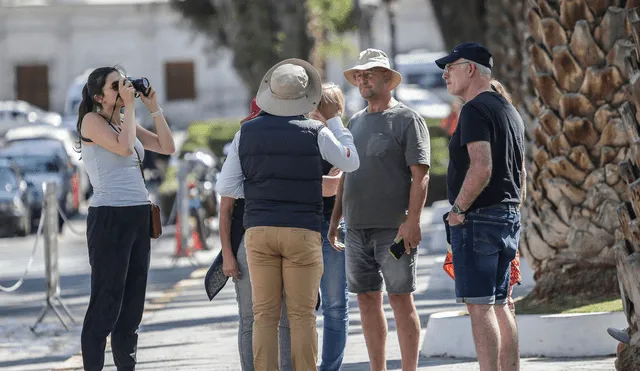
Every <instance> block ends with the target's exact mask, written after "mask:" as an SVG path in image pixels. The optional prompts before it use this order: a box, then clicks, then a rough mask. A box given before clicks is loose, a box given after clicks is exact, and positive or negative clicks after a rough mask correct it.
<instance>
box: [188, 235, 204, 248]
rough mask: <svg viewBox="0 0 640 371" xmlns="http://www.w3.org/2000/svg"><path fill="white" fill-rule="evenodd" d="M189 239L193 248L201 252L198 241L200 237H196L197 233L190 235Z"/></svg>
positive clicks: (200, 245)
mask: <svg viewBox="0 0 640 371" xmlns="http://www.w3.org/2000/svg"><path fill="white" fill-rule="evenodd" d="M191 238H192V239H193V247H194V248H195V249H196V250H203V247H202V241H200V235H198V232H197V231H193V232H192V233H191Z"/></svg>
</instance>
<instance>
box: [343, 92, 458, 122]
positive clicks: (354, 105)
mask: <svg viewBox="0 0 640 371" xmlns="http://www.w3.org/2000/svg"><path fill="white" fill-rule="evenodd" d="M395 92H396V99H397V100H398V101H400V102H402V103H404V104H405V105H406V106H407V107H409V108H411V109H413V110H415V111H417V112H418V113H420V115H422V117H424V118H435V119H442V118H445V117H447V115H449V113H450V112H451V105H450V104H449V103H447V102H444V101H443V100H442V99H440V98H439V97H438V96H437V95H436V94H434V93H432V92H431V91H430V90H427V89H423V88H421V87H420V86H418V85H410V84H404V83H402V84H400V85H398V87H397V88H396V90H395ZM366 105H367V102H366V101H365V100H364V99H363V98H362V96H361V95H360V91H359V90H358V88H352V89H350V90H348V91H347V92H346V94H345V106H346V107H345V114H346V116H347V117H348V118H351V116H353V115H354V114H355V113H357V112H358V111H360V110H362V109H363V108H365V107H366Z"/></svg>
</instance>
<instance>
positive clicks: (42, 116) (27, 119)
mask: <svg viewBox="0 0 640 371" xmlns="http://www.w3.org/2000/svg"><path fill="white" fill-rule="evenodd" d="M38 124H42V125H48V126H49V127H57V126H60V125H61V124H62V116H61V115H60V114H58V113H55V112H48V111H45V110H43V109H41V108H38V107H36V106H34V105H32V104H30V103H27V102H25V101H20V100H16V101H0V135H4V134H5V133H6V132H7V131H8V130H9V129H12V128H16V127H24V126H30V125H38Z"/></svg>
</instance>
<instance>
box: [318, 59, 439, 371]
mask: <svg viewBox="0 0 640 371" xmlns="http://www.w3.org/2000/svg"><path fill="white" fill-rule="evenodd" d="M344 76H345V77H346V79H347V80H348V81H349V82H350V83H351V84H352V85H355V86H357V87H358V89H359V90H360V95H362V97H363V98H364V99H365V100H366V101H367V103H368V106H367V107H366V108H365V109H364V110H362V111H360V112H358V113H356V114H355V115H354V116H353V117H352V118H351V120H350V121H349V130H351V133H352V134H353V139H354V143H355V146H356V149H357V150H358V153H359V154H360V168H359V169H358V171H355V172H352V173H348V174H345V175H344V176H343V178H342V180H341V183H340V186H339V188H338V194H337V196H336V202H335V206H334V209H333V214H332V217H331V226H330V228H329V235H328V238H329V241H330V242H331V243H332V244H336V235H337V227H338V223H339V221H340V217H341V216H342V214H343V210H344V217H345V224H346V227H347V233H346V241H345V244H346V250H345V251H346V266H347V285H348V288H349V291H351V292H353V293H356V294H357V295H358V306H359V308H360V316H361V319H362V329H363V332H364V336H365V340H366V343H367V350H368V352H369V359H370V361H371V370H372V371H381V370H386V355H385V346H386V341H387V322H386V319H385V315H384V311H383V308H382V292H381V290H382V284H383V282H384V284H385V287H386V290H387V293H388V294H389V302H390V304H391V307H392V308H393V314H394V317H395V320H396V324H397V329H398V340H399V343H400V350H401V353H402V369H403V370H405V371H407V370H416V369H417V365H418V349H419V346H420V344H419V340H420V319H419V317H418V313H417V310H416V307H415V304H414V302H413V294H412V293H413V291H415V289H416V264H417V252H418V250H417V247H418V245H419V244H420V240H421V232H420V214H421V212H422V209H423V207H424V204H425V200H426V197H427V187H428V183H429V160H430V145H429V131H428V130H427V125H426V124H425V122H424V119H423V118H422V117H421V116H420V114H418V113H417V112H415V111H414V110H412V109H410V108H408V107H407V106H405V105H404V104H402V103H400V102H398V101H396V100H395V99H393V97H392V96H391V91H392V90H393V89H395V88H396V87H397V86H398V84H400V82H401V81H402V76H401V75H400V73H398V72H397V71H394V70H392V69H391V68H389V60H388V58H387V56H386V54H385V53H384V52H382V51H380V50H376V49H367V50H365V51H363V52H361V53H360V58H359V60H358V63H357V65H356V66H355V67H353V68H351V69H349V70H346V71H345V72H344ZM395 241H398V242H399V243H401V244H403V245H404V249H405V250H404V251H402V252H403V253H404V254H402V255H401V256H398V255H396V256H393V255H391V253H390V251H389V247H390V246H391V245H393V244H394V242H395ZM400 241H402V242H400Z"/></svg>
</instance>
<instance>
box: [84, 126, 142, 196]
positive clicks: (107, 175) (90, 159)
mask: <svg viewBox="0 0 640 371" xmlns="http://www.w3.org/2000/svg"><path fill="white" fill-rule="evenodd" d="M135 148H136V150H137V151H138V153H139V154H140V161H142V160H143V159H144V147H143V146H142V143H140V141H139V140H138V139H137V138H136V143H135ZM82 161H83V162H84V164H85V168H86V170H87V174H88V175H89V181H90V182H91V186H92V187H93V196H92V197H91V199H90V201H89V206H92V207H98V206H137V205H144V204H148V203H149V192H148V191H147V187H146V186H145V184H144V180H143V179H142V174H140V166H139V165H138V157H137V155H136V151H133V154H131V155H130V156H120V155H118V154H115V153H113V152H111V151H109V150H107V149H104V148H102V147H100V146H99V145H97V144H94V145H88V146H87V145H83V146H82Z"/></svg>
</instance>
